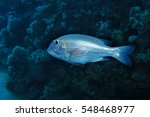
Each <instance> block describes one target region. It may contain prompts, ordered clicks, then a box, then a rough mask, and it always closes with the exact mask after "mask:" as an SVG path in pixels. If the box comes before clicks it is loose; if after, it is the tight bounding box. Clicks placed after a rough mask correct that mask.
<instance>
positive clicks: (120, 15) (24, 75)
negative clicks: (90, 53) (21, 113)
mask: <svg viewBox="0 0 150 117" xmlns="http://www.w3.org/2000/svg"><path fill="white" fill-rule="evenodd" d="M6 4H7V5H6ZM4 6H6V8H4ZM122 11H123V12H122ZM0 14H1V15H0V66H2V65H3V66H7V68H8V72H9V77H10V78H9V81H8V84H7V88H8V89H9V90H10V91H12V92H15V93H16V94H17V95H19V96H21V97H23V98H24V99H133V98H134V99H147V98H150V95H149V94H148V91H146V89H149V88H150V87H149V85H148V83H149V82H150V80H149V71H148V69H149V66H150V64H149V61H150V50H149V45H150V41H149V37H150V33H149V32H150V2H149V1H146V0H141V1H138V0H87V1H84V0H5V1H4V0H3V1H0ZM70 33H80V34H87V35H91V36H95V37H98V38H104V39H108V40H112V41H113V45H112V46H121V45H126V44H132V45H134V46H135V47H136V51H135V53H133V55H131V58H132V61H133V66H132V67H131V68H128V67H126V66H123V65H122V64H121V63H119V62H118V61H116V60H114V59H110V60H109V61H106V62H99V63H91V64H90V63H89V64H87V65H85V66H83V67H79V66H75V65H70V64H68V63H65V62H63V61H59V60H57V59H55V58H52V57H51V56H50V55H49V54H48V53H47V51H46V50H47V48H48V46H49V44H50V43H51V41H52V40H53V39H55V38H58V37H59V36H62V35H65V34H70ZM140 77H141V78H140ZM144 81H145V82H147V83H145V84H144ZM143 90H144V91H143ZM140 94H142V96H140ZM144 94H145V95H146V96H147V97H144Z"/></svg>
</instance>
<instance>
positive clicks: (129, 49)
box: [113, 45, 135, 66]
mask: <svg viewBox="0 0 150 117" xmlns="http://www.w3.org/2000/svg"><path fill="white" fill-rule="evenodd" d="M116 49H117V54H115V55H113V57H114V58H116V59H117V60H119V61H120V62H121V63H123V64H125V65H127V66H131V65H132V62H131V59H130V57H129V56H128V55H130V54H132V53H133V51H134V50H135V47H134V46H131V45H127V46H121V47H116Z"/></svg>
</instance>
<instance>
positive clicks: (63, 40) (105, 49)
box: [47, 34, 134, 66]
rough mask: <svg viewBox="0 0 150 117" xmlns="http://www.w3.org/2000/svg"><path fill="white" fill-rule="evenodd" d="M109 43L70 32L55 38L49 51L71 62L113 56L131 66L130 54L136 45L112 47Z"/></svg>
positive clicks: (81, 62) (87, 61) (84, 61)
mask: <svg viewBox="0 0 150 117" xmlns="http://www.w3.org/2000/svg"><path fill="white" fill-rule="evenodd" d="M109 44H111V42H110V41H107V40H104V39H99V38H96V37H92V36H88V35H82V34H69V35H65V36H62V37H59V38H57V39H55V40H53V41H52V42H51V44H50V45H49V47H48V49H47V51H48V53H49V54H50V55H52V56H53V57H56V58H58V59H60V60H64V61H66V62H69V63H71V64H86V63H89V62H97V61H104V60H106V59H108V57H113V58H116V59H117V60H119V61H121V62H122V63H124V64H125V65H128V66H131V60H130V58H129V57H128V55H129V54H131V53H132V52H133V51H134V47H133V46H130V45H127V46H121V47H110V46H108V45H109Z"/></svg>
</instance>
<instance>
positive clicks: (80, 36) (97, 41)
mask: <svg viewBox="0 0 150 117" xmlns="http://www.w3.org/2000/svg"><path fill="white" fill-rule="evenodd" d="M65 38H71V39H82V40H85V41H89V42H92V43H95V44H104V45H111V44H112V42H111V41H109V40H105V39H100V38H97V37H93V36H88V35H84V34H68V35H64V36H62V37H61V39H65Z"/></svg>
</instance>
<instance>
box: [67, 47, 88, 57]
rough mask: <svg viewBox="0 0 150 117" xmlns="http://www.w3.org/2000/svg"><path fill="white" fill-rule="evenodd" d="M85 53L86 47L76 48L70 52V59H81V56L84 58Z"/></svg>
mask: <svg viewBox="0 0 150 117" xmlns="http://www.w3.org/2000/svg"><path fill="white" fill-rule="evenodd" d="M87 52H88V51H87V48H86V47H80V48H76V49H73V50H72V51H70V57H71V58H77V57H82V56H85V55H86V53H87Z"/></svg>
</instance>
